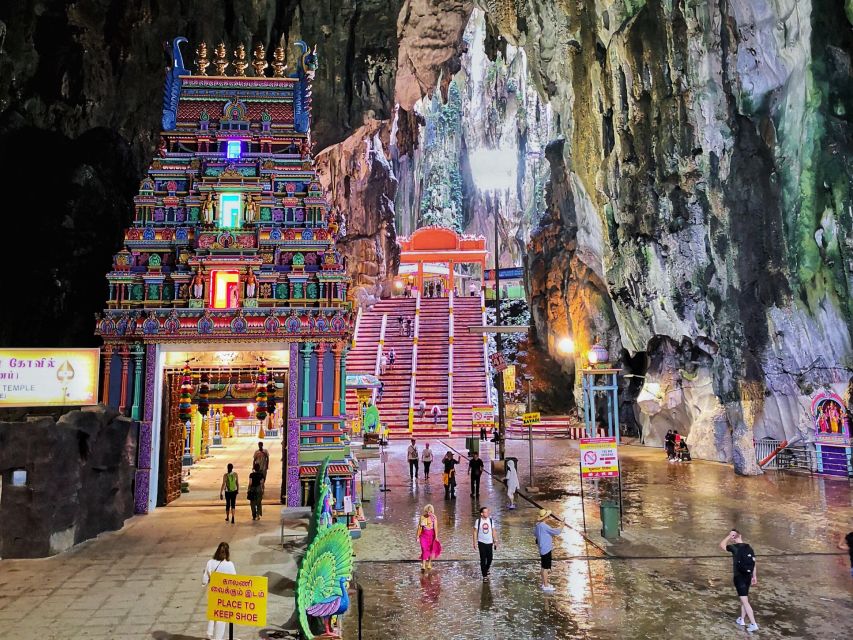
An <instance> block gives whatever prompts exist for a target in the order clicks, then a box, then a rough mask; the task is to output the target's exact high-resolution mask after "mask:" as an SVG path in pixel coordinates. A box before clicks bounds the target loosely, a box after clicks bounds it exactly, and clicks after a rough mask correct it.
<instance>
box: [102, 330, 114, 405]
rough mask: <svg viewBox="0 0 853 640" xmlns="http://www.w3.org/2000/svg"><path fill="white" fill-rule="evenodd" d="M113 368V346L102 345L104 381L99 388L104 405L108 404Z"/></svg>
mask: <svg viewBox="0 0 853 640" xmlns="http://www.w3.org/2000/svg"><path fill="white" fill-rule="evenodd" d="M112 368H113V346H112V345H110V344H105V345H104V379H103V382H102V385H103V386H102V387H101V402H102V403H103V404H105V405H109V404H110V374H111V373H112Z"/></svg>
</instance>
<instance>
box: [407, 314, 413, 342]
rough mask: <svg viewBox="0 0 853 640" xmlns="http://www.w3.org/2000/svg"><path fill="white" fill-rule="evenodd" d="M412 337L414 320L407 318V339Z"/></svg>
mask: <svg viewBox="0 0 853 640" xmlns="http://www.w3.org/2000/svg"><path fill="white" fill-rule="evenodd" d="M411 335H412V319H411V318H406V337H407V338H408V337H409V336H411Z"/></svg>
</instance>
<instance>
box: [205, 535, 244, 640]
mask: <svg viewBox="0 0 853 640" xmlns="http://www.w3.org/2000/svg"><path fill="white" fill-rule="evenodd" d="M214 573H225V574H228V575H231V576H234V575H237V569H236V567H235V566H234V563H233V562H231V549H230V548H229V547H228V543H227V542H220V543H219V546H218V547H216V553H214V554H213V558H211V559H210V560H208V561H207V564H206V565H205V567H204V572H203V573H202V574H201V584H202V585H204V587H205V588H207V585H209V584H210V576H212V575H213V574H214ZM227 625H228V623H227V622H214V621H213V620H211V621H210V622H208V623H207V637H208V640H223V638H225V630H226V628H227Z"/></svg>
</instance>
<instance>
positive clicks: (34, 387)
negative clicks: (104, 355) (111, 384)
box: [0, 349, 101, 407]
mask: <svg viewBox="0 0 853 640" xmlns="http://www.w3.org/2000/svg"><path fill="white" fill-rule="evenodd" d="M100 360H101V351H100V349H2V350H0V407H55V406H64V405H88V404H97V403H98V373H99V368H100Z"/></svg>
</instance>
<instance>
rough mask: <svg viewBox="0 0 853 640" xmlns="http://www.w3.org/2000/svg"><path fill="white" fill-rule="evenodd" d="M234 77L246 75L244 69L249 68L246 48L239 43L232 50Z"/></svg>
mask: <svg viewBox="0 0 853 640" xmlns="http://www.w3.org/2000/svg"><path fill="white" fill-rule="evenodd" d="M232 64H233V65H234V75H235V76H238V77H242V76H245V75H246V68H247V67H248V66H249V61H248V59H247V58H246V46H245V45H244V44H243V43H242V42H241V43H240V44H238V45H237V48H236V49H234V60H233V62H232Z"/></svg>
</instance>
